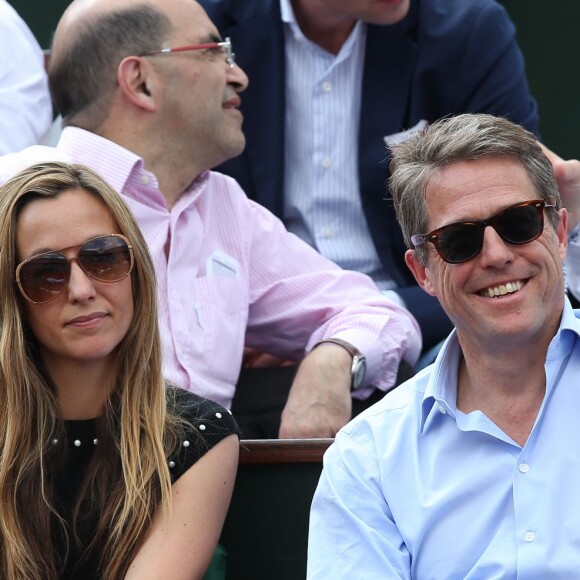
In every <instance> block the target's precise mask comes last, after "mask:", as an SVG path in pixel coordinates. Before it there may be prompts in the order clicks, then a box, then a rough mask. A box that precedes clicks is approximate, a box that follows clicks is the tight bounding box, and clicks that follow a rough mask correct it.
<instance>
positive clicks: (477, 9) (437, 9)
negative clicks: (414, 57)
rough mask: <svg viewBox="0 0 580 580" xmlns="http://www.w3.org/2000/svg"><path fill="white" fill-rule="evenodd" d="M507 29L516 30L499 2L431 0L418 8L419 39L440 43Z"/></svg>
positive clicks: (489, 0) (484, 0)
mask: <svg viewBox="0 0 580 580" xmlns="http://www.w3.org/2000/svg"><path fill="white" fill-rule="evenodd" d="M506 26H507V27H509V29H510V30H511V29H512V28H513V24H512V23H511V20H510V18H509V16H508V14H507V11H506V9H505V8H504V7H503V6H501V5H500V4H498V3H497V2H496V0H429V1H428V2H421V3H420V7H419V14H418V33H419V36H424V35H427V36H431V35H433V36H434V37H435V38H436V39H437V40H438V41H439V42H441V41H444V40H445V39H446V38H448V39H458V40H459V39H461V38H463V37H470V35H471V34H472V33H473V30H474V29H475V30H478V29H480V28H481V29H483V30H486V31H489V33H490V34H491V33H493V32H494V29H496V28H497V32H498V33H503V32H504V31H506V30H507V29H506Z"/></svg>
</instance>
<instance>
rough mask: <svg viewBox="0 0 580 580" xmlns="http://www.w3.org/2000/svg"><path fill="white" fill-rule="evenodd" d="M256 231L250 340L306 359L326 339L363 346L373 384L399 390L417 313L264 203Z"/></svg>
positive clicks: (255, 208)
mask: <svg viewBox="0 0 580 580" xmlns="http://www.w3.org/2000/svg"><path fill="white" fill-rule="evenodd" d="M248 203H249V208H248V211H249V212H251V214H252V216H251V220H250V221H251V224H252V236H251V248H250V249H249V251H250V252H251V255H250V258H249V260H248V261H249V263H250V311H249V319H248V328H247V332H246V342H247V344H248V345H249V346H252V347H255V348H260V349H263V350H265V351H267V352H270V353H272V354H277V355H280V356H284V357H287V358H288V357H294V358H296V359H300V358H302V356H304V354H305V353H307V352H309V351H310V350H311V349H312V347H313V346H314V345H315V344H316V343H317V342H319V341H320V340H322V339H324V338H330V337H336V338H341V339H343V340H346V341H348V342H349V343H351V344H353V345H354V346H356V347H357V348H358V349H359V350H360V351H361V352H362V353H363V354H364V355H365V356H366V359H367V375H366V379H365V382H366V383H367V384H369V385H370V384H372V385H373V386H375V387H378V388H380V389H382V390H387V389H388V388H389V387H391V386H392V385H393V384H394V382H395V378H396V374H397V369H398V366H399V362H400V361H401V360H402V359H405V360H407V361H408V362H409V363H410V364H414V362H415V361H416V360H417V358H418V356H419V352H420V349H421V337H420V331H419V327H418V325H417V322H416V321H415V319H414V318H413V316H412V315H411V314H410V313H409V311H408V310H407V309H406V308H404V307H402V306H399V305H397V304H395V303H394V302H393V301H391V300H389V299H388V298H387V297H385V296H383V295H382V294H381V293H380V292H379V290H378V289H377V287H376V286H375V284H374V282H373V281H372V280H371V279H370V278H369V277H368V276H366V275H364V274H361V273H358V272H351V271H346V270H342V269H341V268H339V267H338V266H337V265H336V264H334V263H333V262H331V261H329V260H327V259H326V258H324V257H323V256H322V255H321V254H319V253H318V252H316V251H315V250H314V249H312V248H311V247H310V246H308V245H307V244H306V243H304V242H303V241H302V240H300V239H299V238H298V237H296V236H295V235H293V234H291V233H288V231H287V230H286V229H285V228H284V226H283V224H282V222H281V221H280V220H279V219H278V218H276V217H275V216H274V215H273V214H271V213H270V212H269V211H267V210H266V209H264V208H263V207H261V206H259V205H258V204H256V203H254V202H252V201H249V202H248Z"/></svg>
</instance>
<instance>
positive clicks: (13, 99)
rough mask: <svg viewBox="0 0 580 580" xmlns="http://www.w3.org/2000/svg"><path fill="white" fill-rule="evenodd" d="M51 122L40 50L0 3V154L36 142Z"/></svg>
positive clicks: (9, 8)
mask: <svg viewBox="0 0 580 580" xmlns="http://www.w3.org/2000/svg"><path fill="white" fill-rule="evenodd" d="M51 121H52V101H51V98H50V92H49V90H48V80H47V77H46V72H45V70H44V55H43V53H42V50H41V49H40V46H39V45H38V42H37V41H36V38H34V35H33V34H32V32H31V31H30V29H29V28H28V26H26V24H25V22H24V21H23V20H22V18H20V16H19V15H18V14H17V13H16V11H15V10H14V8H12V6H10V4H8V3H7V2H6V0H0V155H4V154H5V153H11V152H13V151H20V150H21V149H23V148H24V147H28V146H29V145H34V144H35V143H39V142H40V140H41V139H42V137H43V136H44V134H45V133H46V132H47V131H48V128H49V127H50V123H51Z"/></svg>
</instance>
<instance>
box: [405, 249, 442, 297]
mask: <svg viewBox="0 0 580 580" xmlns="http://www.w3.org/2000/svg"><path fill="white" fill-rule="evenodd" d="M405 263H406V264H407V266H408V268H409V270H411V273H412V274H413V276H414V277H415V280H417V284H419V286H421V288H423V290H425V292H427V294H431V296H436V294H435V288H434V287H433V284H432V282H431V272H430V271H429V270H428V268H427V267H426V266H424V265H423V264H422V263H421V261H420V260H419V258H417V252H415V250H407V251H406V252H405Z"/></svg>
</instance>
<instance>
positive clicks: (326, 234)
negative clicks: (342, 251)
mask: <svg viewBox="0 0 580 580" xmlns="http://www.w3.org/2000/svg"><path fill="white" fill-rule="evenodd" d="M322 235H323V236H324V237H325V238H334V230H333V229H331V228H324V231H323V232H322Z"/></svg>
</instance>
